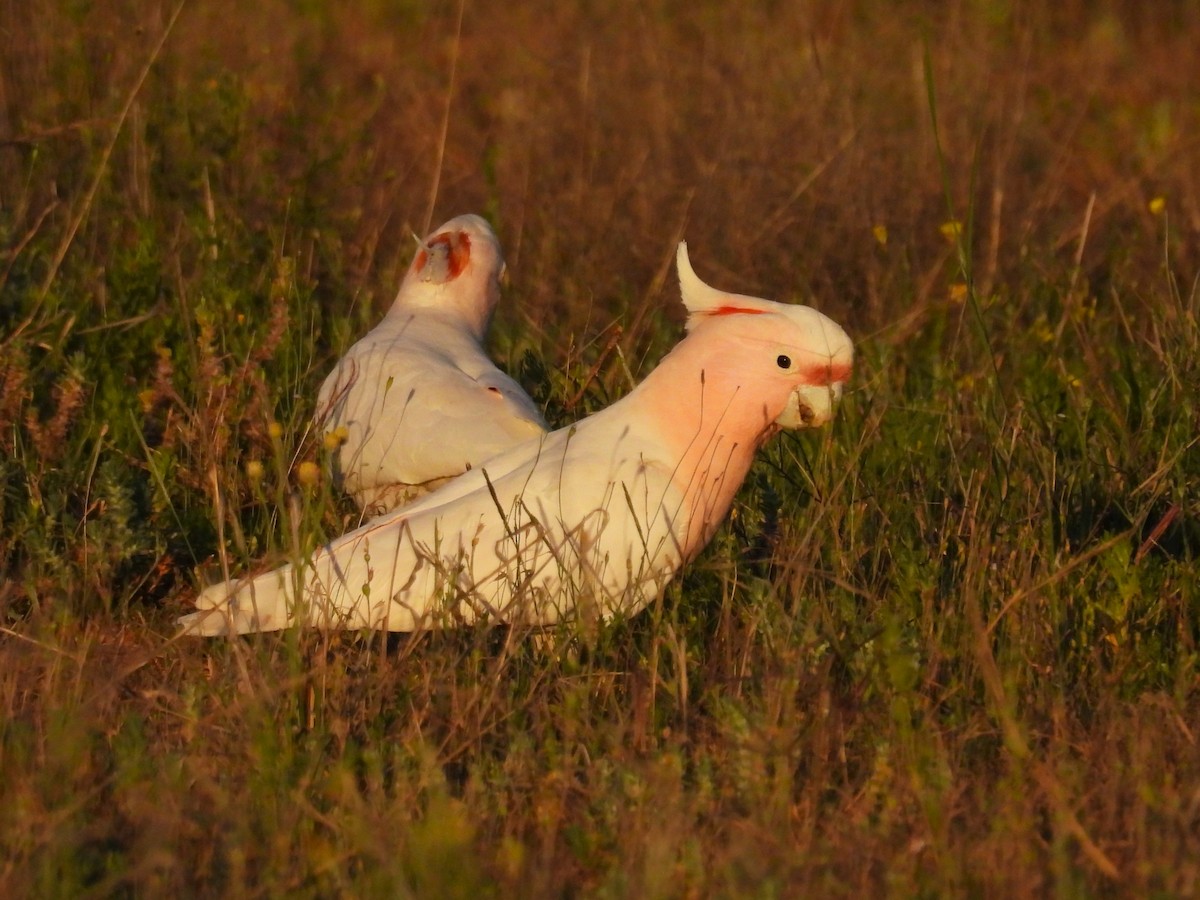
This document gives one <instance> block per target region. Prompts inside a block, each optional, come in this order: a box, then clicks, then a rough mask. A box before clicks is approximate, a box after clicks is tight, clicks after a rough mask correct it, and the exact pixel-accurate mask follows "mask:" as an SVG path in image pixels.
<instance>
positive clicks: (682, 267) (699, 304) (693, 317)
mask: <svg viewBox="0 0 1200 900" xmlns="http://www.w3.org/2000/svg"><path fill="white" fill-rule="evenodd" d="M675 264H676V266H677V267H678V269H679V289H680V292H681V293H682V294H683V305H684V306H686V307H687V311H688V319H687V329H688V331H691V330H692V329H693V328H695V327H696V326H697V325H698V324H700V322H702V321H704V320H705V319H707V318H709V317H710V316H729V315H736V314H739V313H745V314H748V315H761V314H763V313H768V312H772V311H773V310H776V309H777V307H778V306H779V304H777V303H772V302H771V301H770V300H762V299H760V298H758V297H747V296H746V295H745V294H728V293H726V292H725V291H718V290H717V289H716V288H714V287H710V286H709V285H707V284H705V283H704V282H703V281H701V280H700V276H699V275H697V274H696V270H695V269H693V268H692V261H691V260H690V259H688V251H687V242H686V241H680V242H679V250H678V251H676V253H675Z"/></svg>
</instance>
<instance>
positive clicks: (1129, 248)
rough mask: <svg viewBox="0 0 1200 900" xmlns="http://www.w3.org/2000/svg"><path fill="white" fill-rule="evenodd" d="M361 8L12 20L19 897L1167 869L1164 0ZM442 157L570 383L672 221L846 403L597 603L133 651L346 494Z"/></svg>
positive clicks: (0, 464)
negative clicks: (319, 467) (333, 416)
mask: <svg viewBox="0 0 1200 900" xmlns="http://www.w3.org/2000/svg"><path fill="white" fill-rule="evenodd" d="M345 6H346V5H344V4H342V5H339V4H326V3H320V2H306V3H283V2H276V3H264V4H259V5H255V6H254V8H253V9H248V10H245V11H237V12H234V11H231V10H229V9H223V8H222V9H217V8H216V7H211V8H210V7H208V6H206V5H204V4H195V3H193V4H186V5H184V6H183V8H182V12H181V14H180V15H179V18H178V21H177V22H176V24H175V25H174V28H173V29H171V30H170V33H169V34H167V30H168V23H169V22H170V21H171V18H172V15H173V13H174V11H175V8H174V7H164V6H160V5H158V4H155V3H150V2H138V0H128V2H123V3H119V4H117V5H116V6H114V5H112V4H98V5H88V4H78V3H55V2H51V0H37V2H31V3H25V4H9V5H7V6H5V7H4V8H3V10H0V33H3V35H4V40H5V45H6V48H7V49H6V51H5V54H4V55H3V57H0V98H2V99H3V103H0V237H2V241H0V243H2V246H3V248H4V249H3V256H0V625H2V628H3V631H2V633H0V768H2V769H3V771H4V773H5V777H4V779H3V782H2V784H0V888H2V889H3V892H4V893H5V895H6V896H78V895H118V896H122V895H162V894H201V895H217V894H220V895H262V894H267V895H278V894H289V895H291V894H297V895H321V896H327V895H356V896H359V895H368V896H375V895H387V896H393V895H408V894H414V895H422V896H459V895H462V896H474V895H479V894H480V893H484V894H497V895H506V894H519V895H527V896H558V895H564V894H565V895H571V896H638V897H655V896H664V897H665V896H746V895H749V896H797V895H805V896H814V895H815V896H821V895H832V896H842V895H850V894H862V893H864V892H865V893H869V894H870V895H877V894H885V893H886V894H894V895H902V896H905V895H928V896H940V895H961V894H970V895H984V896H1000V895H1003V896H1023V895H1031V894H1037V895H1061V896H1072V897H1073V896H1079V895H1129V896H1162V897H1167V896H1189V895H1195V894H1196V893H1198V892H1200V862H1198V861H1200V753H1198V752H1197V741H1198V739H1200V735H1198V733H1197V732H1198V726H1197V723H1198V722H1200V646H1198V644H1200V588H1198V583H1200V562H1198V561H1197V550H1198V548H1200V499H1198V498H1200V448H1198V447H1197V440H1198V437H1197V436H1198V433H1200V407H1198V402H1200V401H1198V396H1200V395H1198V393H1197V385H1200V325H1198V317H1197V313H1198V310H1200V290H1198V289H1197V287H1196V283H1197V282H1196V279H1197V272H1198V271H1200V267H1198V265H1197V264H1198V262H1200V189H1198V183H1197V170H1196V167H1195V165H1194V159H1195V156H1196V150H1197V147H1196V140H1195V135H1196V134H1197V133H1200V129H1198V126H1200V121H1198V119H1200V94H1198V93H1197V89H1196V87H1195V83H1194V77H1193V76H1192V74H1191V73H1194V72H1195V71H1198V70H1200V60H1198V59H1197V55H1198V52H1200V51H1198V50H1197V49H1196V48H1197V47H1200V16H1198V15H1197V12H1196V10H1195V9H1194V8H1193V5H1192V4H1188V3H1183V2H1174V3H1172V2H1167V3H1160V4H1154V5H1143V4H1135V3H1127V2H1121V0H1108V2H1103V3H1096V4H1086V5H1070V4H1069V5H1067V6H1065V7H1062V8H1061V9H1058V10H1057V11H1043V10H1041V9H1038V8H1034V7H1033V6H1032V5H1027V4H1019V3H1004V2H968V0H955V2H950V3H943V4H924V3H917V2H905V3H899V4H885V3H881V2H878V0H861V2H858V3H854V4H827V5H821V4H813V5H801V4H796V5H793V6H787V5H782V6H781V5H774V6H772V5H764V6H761V7H758V6H750V5H734V4H722V3H706V2H701V3H691V4H676V3H672V2H667V0H660V2H655V3H651V4H648V5H647V4H644V3H639V4H635V3H625V2H618V3H615V4H608V5H601V6H596V7H594V8H592V7H589V6H588V5H586V4H585V5H582V6H580V7H579V8H577V9H570V8H568V7H565V6H563V5H562V4H551V3H536V4H533V5H517V6H514V5H512V4H485V3H470V4H467V5H466V6H465V7H464V9H463V16H462V23H461V30H460V29H459V25H458V14H459V10H458V9H457V8H456V7H455V6H454V5H450V6H447V5H446V4H441V5H438V4H426V3H421V2H409V3H401V2H387V3H385V2H368V3H363V4H358V5H357V7H356V8H355V9H346V8H344V7H345ZM164 34H165V35H166V39H165V41H163V43H162V48H161V51H159V52H156V49H155V48H156V47H157V46H158V44H159V41H160V40H161V39H162V38H163V36H164ZM452 68H453V71H454V78H453V92H452V93H448V92H447V87H448V85H449V84H450V83H451V78H450V73H451V69H452ZM143 73H144V81H143V80H142V78H143ZM447 111H448V114H447ZM935 125H936V127H935ZM431 195H433V199H434V203H433V207H434V213H433V215H432V218H433V219H434V221H435V222H436V221H441V220H442V219H444V218H448V217H449V216H451V215H454V214H456V213H459V212H464V211H479V212H482V213H484V214H486V215H487V216H488V217H489V218H490V219H491V220H492V221H493V223H494V224H495V225H496V227H497V229H498V231H499V233H500V236H501V238H502V240H503V241H504V243H505V246H506V250H507V256H508V260H509V272H510V278H511V280H510V283H509V285H508V287H507V289H506V296H505V302H504V304H503V306H502V308H501V311H500V314H499V321H498V322H497V326H496V329H495V334H494V339H493V348H494V350H495V352H496V355H497V357H498V358H499V359H500V360H501V362H502V363H503V364H504V365H506V367H507V368H508V369H509V370H510V371H512V372H513V373H514V374H516V375H517V376H518V377H519V378H520V379H521V380H522V381H523V382H524V383H525V384H526V385H527V387H528V388H529V389H530V391H531V392H532V393H533V394H534V396H535V397H536V398H537V399H538V400H539V402H541V403H542V404H543V405H544V407H545V408H546V410H547V416H548V418H550V419H551V420H552V421H553V422H554V423H557V424H563V423H567V422H570V421H572V420H573V419H575V418H577V417H579V416H582V415H585V414H587V413H588V412H590V411H592V410H595V409H597V408H600V407H602V406H604V405H606V404H607V403H609V402H611V401H612V400H613V399H615V398H616V397H618V396H620V395H621V394H623V393H624V392H625V391H627V390H628V389H629V386H630V383H631V380H632V379H636V378H637V377H638V376H639V375H640V374H643V373H645V372H646V371H648V370H649V369H650V368H651V367H652V366H653V364H654V362H655V361H656V360H657V359H658V358H659V357H660V356H661V355H662V353H664V352H665V351H666V349H667V348H668V347H670V346H671V345H672V344H673V343H674V341H675V340H677V338H678V336H679V334H680V331H681V328H680V321H681V318H682V316H681V310H679V309H678V308H677V306H678V304H677V303H676V302H675V299H674V297H675V294H674V287H673V282H674V275H673V272H672V270H671V269H670V268H669V264H670V260H671V258H672V256H673V252H674V247H675V244H676V242H677V240H678V239H679V238H680V237H686V238H687V240H688V242H689V247H690V248H691V250H692V253H693V257H694V259H695V260H696V262H697V265H698V267H699V268H700V270H701V271H702V273H704V275H705V277H706V278H707V279H708V280H710V281H711V282H713V283H715V284H717V285H719V286H722V287H727V288H729V289H731V290H737V291H742V292H747V293H757V294H764V295H767V296H772V297H776V298H780V299H793V300H804V301H806V302H810V303H812V304H814V305H816V306H817V307H818V308H820V309H822V310H823V311H825V312H827V313H829V314H830V315H832V316H833V317H834V318H836V319H837V320H838V321H839V322H841V323H843V324H844V325H845V326H846V328H847V330H848V331H849V332H850V333H851V334H852V335H853V336H854V337H855V338H856V341H857V342H858V348H859V363H858V366H857V372H856V375H855V381H854V384H853V389H852V391H851V392H850V393H849V395H848V396H847V398H846V400H845V402H844V403H843V406H842V410H841V413H840V415H839V418H838V419H837V421H836V423H835V424H834V426H833V427H832V428H830V429H827V430H826V431H824V432H822V433H819V434H812V435H800V436H797V435H785V436H783V437H781V438H779V439H776V441H775V442H773V443H772V444H770V445H769V446H768V447H767V448H766V449H765V450H764V451H763V452H762V453H761V454H760V459H759V462H758V463H757V464H756V467H755V469H754V470H753V472H752V474H751V477H750V478H749V479H748V481H747V484H746V487H745V489H744V490H743V492H742V493H741V495H740V496H739V499H738V501H737V503H736V507H735V512H734V515H733V517H732V518H731V521H730V522H729V524H728V525H727V527H725V528H724V529H723V530H722V531H721V533H720V534H719V535H718V537H717V538H716V540H714V542H713V544H712V546H711V547H710V548H709V550H708V551H707V552H706V553H705V555H704V556H703V557H702V558H701V559H700V560H699V561H698V562H697V563H696V564H695V565H693V566H692V567H690V568H689V570H688V571H687V572H686V573H685V574H684V575H683V576H682V577H681V578H680V579H678V580H677V581H676V582H675V583H674V584H673V585H672V586H671V588H670V589H669V590H668V592H667V593H666V595H665V596H664V598H663V599H662V601H661V602H660V603H658V604H656V605H654V607H653V608H652V609H650V610H647V611H646V612H645V613H643V614H642V615H640V616H638V617H635V618H634V619H632V620H630V621H622V622H613V623H608V624H605V625H602V626H598V627H589V628H583V627H579V628H566V627H564V628H563V629H561V630H559V631H555V632H553V633H550V634H548V635H544V636H542V637H541V638H539V639H536V640H535V639H533V638H531V637H530V636H528V635H525V634H520V633H509V632H506V631H505V630H503V629H490V630H489V629H484V628H477V629H466V630H461V631H451V632H446V633H438V634H433V633H431V634H422V635H419V636H416V637H413V638H411V639H405V638H394V637H393V638H389V639H384V638H383V637H381V636H378V635H375V636H371V635H320V634H315V633H283V634H276V635H266V636H261V637H253V638H249V639H240V640H236V641H215V642H208V643H205V642H200V641H195V640H178V639H176V638H174V637H173V621H174V618H175V617H176V616H177V615H179V614H180V613H182V612H184V611H186V610H187V608H188V607H189V605H190V600H191V598H192V597H193V596H194V592H195V589H196V585H197V584H198V583H199V582H200V581H201V580H202V579H204V578H206V577H208V576H207V574H206V573H214V572H216V571H219V570H220V569H221V568H222V567H227V568H229V569H232V570H234V571H241V570H242V569H244V568H246V567H248V566H250V565H252V564H254V563H257V562H258V561H260V560H262V559H264V558H276V559H278V558H282V557H284V556H287V555H289V554H295V553H298V552H302V551H303V550H304V549H305V548H306V547H310V546H312V545H313V544H314V543H315V542H316V541H318V540H320V538H321V536H322V535H328V534H336V533H339V532H340V531H341V530H344V528H345V527H346V524H347V522H348V521H349V517H350V516H351V515H352V511H351V508H350V507H349V506H348V504H347V502H346V501H345V500H344V498H340V497H338V496H336V495H334V494H333V493H332V491H331V490H330V489H329V487H328V486H327V485H323V484H318V485H303V484H300V483H299V481H298V479H297V477H296V472H297V468H298V466H299V464H300V463H301V462H304V461H317V462H320V460H321V458H322V453H323V452H324V451H323V450H322V448H321V446H320V444H319V442H318V441H317V440H316V439H315V436H313V435H311V434H309V433H308V429H307V422H308V421H309V416H310V414H311V410H312V403H313V402H314V398H315V396H316V388H317V386H318V385H319V383H320V379H322V378H323V377H324V375H325V373H326V372H327V371H328V369H329V367H330V365H331V364H332V361H333V360H334V359H335V358H336V356H337V355H338V353H339V352H340V351H342V350H344V349H345V348H346V347H347V346H348V345H349V344H350V343H351V342H352V341H353V340H354V339H355V338H356V337H358V336H359V335H361V334H362V333H363V332H364V331H365V330H366V329H367V328H368V327H369V326H370V325H371V324H372V323H373V322H374V321H375V319H376V318H377V317H378V315H379V314H380V312H381V311H382V309H383V308H384V307H385V305H386V303H387V302H388V300H389V299H390V297H391V294H392V292H393V291H394V290H395V287H396V285H397V283H398V281H399V276H400V274H401V273H402V271H403V268H404V267H405V266H406V265H407V263H408V257H409V253H410V252H411V238H410V237H409V235H410V232H412V231H422V230H423V229H424V227H425V224H426V220H427V219H428V218H429V216H430V212H429V207H430V198H431Z"/></svg>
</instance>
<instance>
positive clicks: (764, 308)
mask: <svg viewBox="0 0 1200 900" xmlns="http://www.w3.org/2000/svg"><path fill="white" fill-rule="evenodd" d="M678 267H679V278H680V284H681V288H682V294H683V302H684V304H685V305H686V306H687V310H688V320H687V331H688V334H687V336H686V337H685V338H684V339H683V340H682V341H680V343H679V344H678V345H677V346H676V347H675V348H674V349H673V350H672V351H671V352H670V353H668V354H667V356H666V357H665V358H664V359H663V360H662V362H660V363H659V365H658V367H657V368H656V369H655V370H654V371H653V372H651V373H650V374H649V375H648V376H647V377H646V379H645V380H644V381H643V382H642V383H641V384H640V385H638V386H637V387H636V388H635V389H634V390H633V391H631V392H630V393H629V394H628V395H627V396H626V397H624V398H623V399H621V400H619V401H618V402H616V403H614V404H613V405H612V406H610V407H608V408H607V409H605V410H602V411H601V412H598V413H596V414H594V415H592V416H589V417H588V418H586V419H584V420H582V421H581V422H578V423H577V424H575V425H572V426H570V427H567V428H563V429H560V430H558V431H555V432H553V433H551V434H549V435H546V436H544V437H541V438H534V439H532V440H529V441H526V442H525V443H523V444H521V445H519V446H517V447H514V448H512V449H511V450H509V451H507V452H505V453H503V454H501V455H499V456H497V457H494V458H493V459H491V460H488V461H487V462H485V463H484V464H483V465H481V466H479V467H476V468H474V469H472V470H471V471H469V472H467V473H466V474H465V475H462V476H460V477H459V478H457V479H455V480H454V481H452V482H450V483H449V484H447V485H446V486H445V487H443V488H441V489H440V490H438V491H435V492H434V493H432V494H430V495H429V496H427V497H425V498H423V499H421V500H420V501H418V502H417V503H416V504H414V505H412V506H409V507H407V508H405V509H402V510H397V511H395V512H393V513H390V514H388V515H385V516H381V517H379V518H376V519H374V520H372V521H370V522H368V523H367V524H365V525H364V526H363V527H361V528H359V529H357V530H355V531H351V532H350V533H348V534H346V535H343V536H342V537H340V538H337V539H336V540H334V541H331V542H330V543H329V544H327V545H325V546H324V547H323V548H321V549H320V550H318V551H317V552H316V553H314V554H313V556H312V557H311V558H310V559H308V560H306V561H305V562H304V563H303V564H302V565H294V564H291V565H285V566H283V567H282V568H279V569H276V570H274V571H271V572H267V573H266V574H264V575H260V576H258V577H256V578H252V579H250V580H246V581H241V582H228V583H224V584H218V585H214V586H212V587H209V588H207V589H205V590H204V591H203V592H202V593H201V594H200V596H199V597H198V598H197V600H196V606H197V608H198V609H199V610H200V611H199V612H195V613H192V614H191V615H188V616H184V617H183V618H182V619H180V623H181V624H182V625H184V626H185V628H186V629H187V630H188V631H190V632H192V633H197V634H206V635H212V634H224V633H228V632H235V633H244V632H250V631H270V630H274V629H280V628H286V627H288V626H291V625H294V624H306V625H313V626H317V627H320V628H375V629H387V630H389V631H412V630H416V629H421V628H429V627H438V626H443V625H453V624H459V623H469V622H473V621H476V620H487V621H494V622H510V623H527V624H550V623H553V622H557V621H559V620H562V619H567V618H570V617H572V616H594V615H597V614H598V615H600V616H607V615H611V614H615V613H618V612H619V613H624V614H627V615H632V614H634V613H636V612H637V611H638V610H639V609H641V608H642V607H644V606H645V605H646V604H647V603H648V602H650V601H651V600H652V599H653V598H655V597H656V596H657V595H658V594H659V593H660V592H661V591H662V590H663V588H664V586H665V585H666V583H667V582H668V581H669V580H670V579H671V577H672V576H673V575H674V574H675V572H676V571H677V570H678V569H679V568H680V566H682V565H683V564H684V563H685V562H687V561H689V560H691V559H692V558H694V557H695V556H696V554H697V553H699V552H700V550H701V549H702V548H703V547H704V546H705V545H706V544H707V543H708V541H709V539H710V538H711V537H712V536H713V533H714V531H715V530H716V528H717V526H718V525H719V524H720V523H721V521H722V520H723V519H724V518H725V515H726V514H727V512H728V511H729V507H730V504H731V503H732V501H733V497H734V494H735V492H736V491H737V490H738V488H739V486H740V485H741V484H742V481H743V479H744V478H745V476H746V473H747V471H748V470H749V468H750V463H751V461H752V459H753V457H754V452H755V450H756V449H757V448H758V447H759V446H760V445H761V444H762V443H763V442H764V441H765V440H766V439H767V438H768V437H770V436H771V435H773V434H774V433H775V432H777V431H778V430H779V429H780V428H802V427H806V426H818V425H822V424H824V423H825V422H827V421H828V420H829V419H830V418H831V417H832V415H833V411H834V406H835V403H836V402H837V400H838V399H839V398H840V396H841V393H842V387H843V385H844V384H845V382H846V379H847V378H848V377H849V376H850V371H851V364H852V362H853V355H854V351H853V346H852V344H851V343H850V339H849V338H848V337H847V336H846V333H845V332H844V331H843V330H842V329H841V328H840V327H838V325H836V324H835V323H834V322H833V321H831V320H830V319H828V318H826V317H825V316H824V315H822V314H821V313H819V312H817V311H816V310H814V309H810V308H808V307H805V306H793V305H788V304H783V303H775V302H772V301H769V300H760V299H757V298H754V297H743V296H739V295H737V294H728V293H725V292H723V291H719V290H716V289H714V288H711V287H709V286H708V285H706V284H704V283H703V282H702V281H701V280H700V279H699V277H697V275H696V273H695V272H694V271H693V269H692V267H691V264H690V262H689V261H688V255H687V247H686V245H685V244H680V245H679V253H678Z"/></svg>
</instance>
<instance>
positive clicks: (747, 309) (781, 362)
mask: <svg viewBox="0 0 1200 900" xmlns="http://www.w3.org/2000/svg"><path fill="white" fill-rule="evenodd" d="M676 262H677V265H678V267H679V283H680V288H681V291H682V294H683V303H684V305H685V306H686V307H687V310H688V319H687V330H688V332H689V334H695V335H696V336H697V337H700V336H701V335H705V336H706V338H707V340H706V341H705V343H706V344H707V343H710V342H711V346H710V347H708V348H706V352H707V354H708V356H709V359H710V362H709V363H706V367H705V371H706V374H707V375H708V376H709V377H715V378H720V379H722V380H723V381H725V382H728V383H729V385H730V386H732V388H733V389H735V390H736V391H737V392H738V393H739V394H743V395H745V396H747V397H750V398H753V402H754V403H755V404H758V403H760V402H761V406H758V407H757V414H758V415H761V416H762V417H763V418H764V419H765V421H764V426H765V427H764V433H767V434H769V433H770V432H771V431H772V430H775V428H777V427H782V428H807V427H816V426H820V425H824V424H825V423H826V422H828V421H829V420H830V419H831V418H832V417H833V413H834V408H835V407H836V405H837V402H838V401H839V400H840V399H841V396H842V389H843V387H844V385H845V383H846V381H847V379H848V378H849V377H850V372H851V369H852V366H853V362H854V345H853V344H852V343H851V342H850V338H849V337H847V335H846V332H845V331H843V330H842V328H841V326H839V325H838V324H837V323H836V322H834V321H833V320H832V319H830V318H829V317H828V316H824V315H822V314H821V313H819V312H817V311H816V310H815V309H812V308H811V307H808V306H798V305H794V304H788V303H776V302H773V301H771V300H762V299H760V298H758V297H747V296H744V295H741V294H729V293H726V292H724V291H719V290H717V289H716V288H713V287H710V286H709V285H707V284H705V283H704V282H703V281H701V280H700V277H699V276H698V275H697V274H696V272H695V270H694V269H693V268H692V264H691V261H690V260H689V259H688V252H687V244H686V243H680V245H679V251H678V253H677V256H676ZM702 340H704V339H702ZM723 345H724V346H723Z"/></svg>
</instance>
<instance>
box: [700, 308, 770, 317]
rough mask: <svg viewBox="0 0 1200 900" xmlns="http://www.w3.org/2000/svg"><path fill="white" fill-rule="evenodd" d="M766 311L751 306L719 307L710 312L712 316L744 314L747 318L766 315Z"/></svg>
mask: <svg viewBox="0 0 1200 900" xmlns="http://www.w3.org/2000/svg"><path fill="white" fill-rule="evenodd" d="M765 312H766V310H765V309H754V308H753V307H750V306H718V307H717V308H716V309H710V310H708V313H707V314H708V315H710V316H736V315H739V314H742V313H744V314H745V315H747V316H761V315H762V314H763V313H765Z"/></svg>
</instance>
